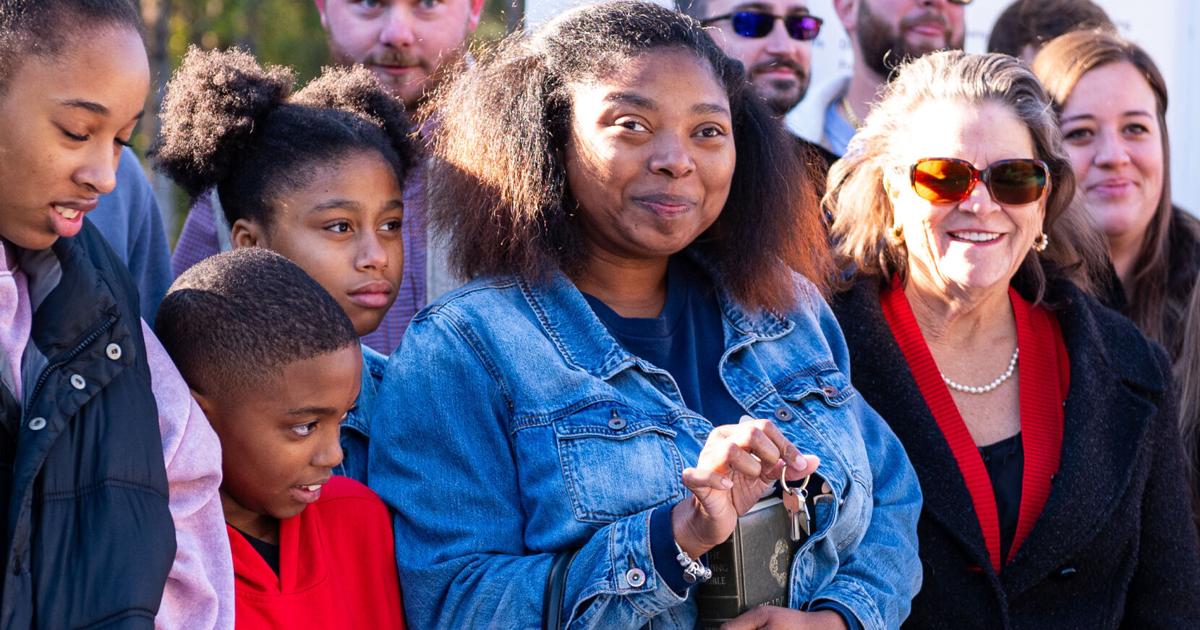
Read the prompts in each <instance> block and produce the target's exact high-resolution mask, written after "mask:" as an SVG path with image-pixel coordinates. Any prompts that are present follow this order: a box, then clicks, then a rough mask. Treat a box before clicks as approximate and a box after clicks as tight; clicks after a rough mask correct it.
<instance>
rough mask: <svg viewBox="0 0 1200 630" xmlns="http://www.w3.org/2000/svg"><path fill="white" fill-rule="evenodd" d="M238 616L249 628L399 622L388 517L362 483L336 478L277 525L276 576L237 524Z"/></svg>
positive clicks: (232, 537)
mask: <svg viewBox="0 0 1200 630" xmlns="http://www.w3.org/2000/svg"><path fill="white" fill-rule="evenodd" d="M226 530H227V531H228V533H229V545H230V547H231V548H232V550H233V572H234V580H235V585H234V592H235V596H236V599H237V609H236V623H237V627H238V629H239V630H245V629H247V628H264V629H266V628H270V629H274V628H289V629H292V628H321V629H322V630H332V629H335V628H380V629H382V628H389V629H390V628H404V615H403V612H402V610H401V606H400V580H399V578H398V577H397V575H396V556H395V548H394V542H393V538H392V524H391V516H390V515H389V514H388V510H387V507H386V506H385V505H384V504H383V502H382V501H380V500H379V497H377V496H375V493H374V492H371V491H370V490H368V489H367V488H366V486H363V485H362V484H360V483H358V482H357V481H354V480H352V479H347V478H345V477H334V478H332V479H331V480H330V481H329V483H327V484H325V488H324V489H323V490H322V491H321V498H320V499H319V500H318V501H317V502H316V503H313V504H312V505H309V506H308V507H306V508H305V509H304V511H303V512H301V513H300V514H299V515H298V516H294V517H292V518H289V519H287V520H285V521H283V522H281V523H280V524H279V575H276V574H275V572H274V571H272V570H271V567H269V566H267V563H266V561H265V560H263V558H262V556H260V555H259V554H258V552H257V551H255V550H254V547H252V546H250V543H249V542H247V541H246V539H245V538H243V537H242V535H241V534H240V533H238V531H237V530H235V529H233V528H232V527H229V526H228V525H227V526H226Z"/></svg>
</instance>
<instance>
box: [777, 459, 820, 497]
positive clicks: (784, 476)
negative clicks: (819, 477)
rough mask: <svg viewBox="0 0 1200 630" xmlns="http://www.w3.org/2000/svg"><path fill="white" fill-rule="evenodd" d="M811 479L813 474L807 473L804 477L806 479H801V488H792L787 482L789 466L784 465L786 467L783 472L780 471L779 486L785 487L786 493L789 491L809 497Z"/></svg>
mask: <svg viewBox="0 0 1200 630" xmlns="http://www.w3.org/2000/svg"><path fill="white" fill-rule="evenodd" d="M810 479H812V475H806V476H805V477H804V479H801V480H800V487H799V488H796V489H795V490H793V489H791V488H789V487H788V484H787V466H784V467H783V472H781V473H779V486H780V487H781V488H783V491H784V492H786V493H788V494H798V495H800V496H802V497H807V496H808V490H807V488H808V481H809V480H810Z"/></svg>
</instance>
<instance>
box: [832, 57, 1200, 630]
mask: <svg viewBox="0 0 1200 630" xmlns="http://www.w3.org/2000/svg"><path fill="white" fill-rule="evenodd" d="M829 185H830V189H829V193H828V195H827V197H826V202H827V203H828V204H829V205H830V208H831V210H832V211H833V212H834V215H835V221H834V224H833V234H834V238H835V241H836V243H837V248H838V253H839V254H840V256H841V258H842V262H843V263H844V265H845V268H846V269H848V270H849V269H853V270H854V273H855V277H854V278H853V284H852V286H851V287H850V288H848V290H846V291H844V292H843V293H841V294H840V295H838V297H837V298H836V300H835V304H834V312H835V313H836V314H837V316H838V319H839V321H840V323H841V325H842V327H843V329H844V331H845V335H846V339H847V342H848V344H849V346H850V357H851V364H852V366H853V368H854V371H853V374H854V379H853V381H854V385H855V386H856V387H857V388H858V389H859V391H861V392H862V393H863V396H864V397H865V398H866V399H867V401H868V402H870V403H871V405H873V406H874V407H875V408H876V409H878V410H879V412H880V414H881V415H883V417H884V418H886V419H887V420H888V422H889V424H890V425H891V426H892V429H893V430H894V431H895V432H896V434H897V435H898V436H899V437H900V440H901V442H903V443H904V445H905V447H906V449H907V451H908V453H909V456H910V458H911V459H912V462H913V466H914V467H915V468H916V470H917V476H918V477H919V478H920V479H921V487H922V490H923V492H924V493H925V504H924V507H923V509H922V513H921V521H920V524H919V527H918V532H919V538H920V553H921V557H922V561H923V565H924V568H925V576H924V585H923V587H922V590H921V592H920V594H918V596H917V598H916V599H915V600H914V602H913V611H912V616H911V617H910V624H911V625H913V626H916V627H944V628H961V627H972V628H980V627H995V628H1009V627H1031V628H1041V627H1069V628H1113V627H1117V626H1125V625H1128V626H1132V627H1189V628H1195V627H1200V600H1198V599H1197V598H1196V595H1195V594H1196V593H1197V592H1200V551H1198V550H1197V544H1196V538H1195V532H1194V530H1193V525H1192V523H1191V521H1190V519H1189V516H1188V510H1187V506H1188V495H1187V488H1186V476H1185V475H1184V474H1183V466H1182V454H1181V452H1180V448H1179V445H1178V437H1177V436H1178V433H1177V432H1176V431H1175V427H1174V418H1175V413H1174V402H1173V401H1172V399H1171V396H1170V394H1169V392H1170V387H1169V379H1170V364H1169V361H1168V359H1167V356H1166V354H1165V353H1164V352H1163V350H1162V349H1161V348H1160V347H1158V346H1157V345H1154V344H1153V343H1151V342H1150V341H1148V340H1146V338H1145V337H1143V336H1142V334H1141V333H1140V332H1139V331H1138V330H1137V328H1136V327H1135V326H1134V325H1133V324H1132V323H1131V322H1129V321H1128V320H1126V319H1124V318H1122V317H1120V316H1118V315H1117V314H1116V313H1114V312H1112V311H1110V310H1108V309H1106V308H1104V307H1102V306H1100V304H1099V303H1098V302H1097V301H1096V299H1095V298H1094V297H1093V295H1092V288H1093V284H1094V282H1093V279H1094V278H1097V277H1099V276H1100V274H1101V273H1103V271H1102V269H1103V264H1104V263H1103V244H1102V243H1101V241H1100V239H1099V236H1098V235H1097V234H1096V233H1095V232H1094V231H1092V230H1090V229H1088V227H1087V223H1086V220H1085V219H1084V217H1083V216H1082V214H1081V213H1082V211H1081V210H1080V209H1078V208H1077V207H1075V206H1074V205H1073V204H1072V199H1073V197H1074V192H1075V179H1074V174H1073V170H1072V168H1071V162H1070V159H1069V157H1068V156H1067V154H1066V153H1065V151H1064V149H1063V147H1062V139H1061V135H1060V132H1059V130H1058V127H1057V124H1056V121H1055V119H1054V112H1053V110H1052V109H1051V108H1050V106H1049V103H1048V102H1047V97H1046V94H1045V92H1044V91H1043V90H1042V88H1041V86H1040V85H1039V84H1038V82H1037V80H1036V79H1035V78H1034V76H1033V74H1032V73H1031V72H1030V71H1029V70H1028V69H1027V68H1026V67H1025V66H1024V65H1023V64H1021V63H1020V62H1018V61H1017V60H1015V59H1013V58H1011V57H1008V56H1004V55H968V54H965V53H962V52H943V53H935V54H933V55H929V56H926V57H923V58H921V59H918V60H916V61H913V62H911V63H909V64H908V65H906V66H904V67H903V69H902V70H901V71H900V72H899V75H898V77H897V78H896V79H895V80H894V81H893V82H892V83H891V84H890V85H889V86H888V89H887V90H886V92H885V94H884V95H883V97H882V100H881V101H880V103H879V104H878V105H877V106H876V107H875V109H874V110H873V111H872V113H871V115H870V117H869V118H868V119H867V121H866V125H865V126H864V127H863V129H862V130H861V131H860V132H859V135H858V136H857V137H856V139H855V141H854V143H852V145H851V147H850V151H849V153H848V155H847V157H846V158H845V159H843V160H842V161H841V162H839V163H838V164H836V165H835V166H834V168H833V170H832V171H831V173H830V182H829Z"/></svg>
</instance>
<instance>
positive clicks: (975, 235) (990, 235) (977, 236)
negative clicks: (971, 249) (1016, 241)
mask: <svg viewBox="0 0 1200 630" xmlns="http://www.w3.org/2000/svg"><path fill="white" fill-rule="evenodd" d="M949 234H950V238H952V239H954V240H957V241H966V242H968V243H991V242H992V241H995V240H997V239H999V238H1000V237H1001V236H1003V234H997V233H995V232H949Z"/></svg>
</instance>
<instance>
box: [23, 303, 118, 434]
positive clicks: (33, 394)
mask: <svg viewBox="0 0 1200 630" xmlns="http://www.w3.org/2000/svg"><path fill="white" fill-rule="evenodd" d="M116 323H117V316H116V315H109V317H108V321H106V322H104V323H103V324H101V325H100V327H99V328H97V329H96V330H94V331H92V333H91V334H90V335H88V336H87V337H85V338H84V340H83V341H80V342H79V344H78V345H76V346H75V347H74V348H72V349H71V351H70V352H68V353H67V354H66V355H64V356H63V358H62V359H60V360H58V361H55V362H54V363H51V364H50V365H47V366H46V369H44V370H42V374H41V375H40V376H38V380H37V383H36V384H35V385H34V386H33V390H32V391H30V392H29V404H27V405H25V415H26V416H28V415H29V414H30V412H31V410H32V407H33V401H35V400H37V395H38V394H39V393H40V392H41V390H42V386H43V385H45V384H46V381H47V380H48V379H49V378H50V374H51V373H53V372H54V371H55V370H57V369H59V368H61V367H62V366H64V365H66V364H68V363H70V362H71V361H74V360H75V357H77V356H79V355H80V353H82V352H83V351H84V350H85V349H87V347H88V346H90V345H91V344H92V343H94V342H95V341H96V340H97V339H99V338H100V335H103V334H104V333H105V332H108V329H110V328H112V327H113V325H114V324H116Z"/></svg>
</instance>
